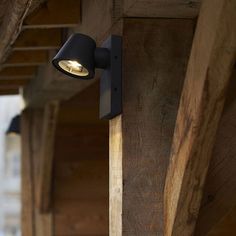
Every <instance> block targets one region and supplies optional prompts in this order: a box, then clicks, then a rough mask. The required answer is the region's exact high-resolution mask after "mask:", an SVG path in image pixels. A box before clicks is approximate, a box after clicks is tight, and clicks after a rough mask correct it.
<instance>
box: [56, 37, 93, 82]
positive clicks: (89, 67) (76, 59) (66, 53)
mask: <svg viewBox="0 0 236 236" xmlns="http://www.w3.org/2000/svg"><path fill="white" fill-rule="evenodd" d="M95 49H96V43H95V41H94V40H93V39H92V38H90V37H89V36H87V35H84V34H80V33H77V34H73V35H72V36H71V37H70V38H69V39H68V40H67V42H66V43H65V44H64V46H63V47H62V48H61V49H60V51H59V52H58V53H57V55H56V56H55V57H54V59H53V61H52V63H53V65H54V66H55V67H56V68H57V69H58V70H60V71H61V72H63V73H65V74H67V75H69V76H72V77H74V78H80V79H92V78H93V77H94V73H95V72H94V70H95V59H94V52H95ZM64 62H65V63H64ZM68 62H70V63H72V64H73V65H75V66H76V64H75V63H77V64H78V65H80V66H81V71H78V73H77V72H76V70H75V72H74V73H73V71H71V70H70V69H69V67H68V69H67V68H66V63H68ZM80 72H81V73H80Z"/></svg>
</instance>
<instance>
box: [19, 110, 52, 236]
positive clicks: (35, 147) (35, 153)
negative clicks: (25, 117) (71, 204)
mask: <svg viewBox="0 0 236 236" xmlns="http://www.w3.org/2000/svg"><path fill="white" fill-rule="evenodd" d="M31 116H32V122H31V135H32V136H31V144H30V145H31V159H32V164H33V165H32V171H33V184H34V231H35V235H34V236H52V235H53V219H52V218H53V216H52V212H51V211H50V212H48V213H45V214H44V213H43V214H42V213H41V212H40V209H38V208H37V205H36V202H37V190H38V188H37V186H38V184H39V177H40V176H39V170H40V161H41V155H40V154H41V153H40V150H41V147H42V135H43V132H42V128H43V117H44V112H43V109H34V110H31ZM23 145H27V144H23Z"/></svg>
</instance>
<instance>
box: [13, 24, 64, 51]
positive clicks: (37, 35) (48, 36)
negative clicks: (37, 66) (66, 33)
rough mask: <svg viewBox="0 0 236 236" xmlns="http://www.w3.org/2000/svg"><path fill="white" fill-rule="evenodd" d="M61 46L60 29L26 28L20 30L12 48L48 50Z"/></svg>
mask: <svg viewBox="0 0 236 236" xmlns="http://www.w3.org/2000/svg"><path fill="white" fill-rule="evenodd" d="M60 46H61V29H26V30H23V31H22V32H21V34H20V35H19V37H18V38H17V40H16V42H15V43H14V45H13V50H14V51H15V50H49V49H57V48H59V47H60Z"/></svg>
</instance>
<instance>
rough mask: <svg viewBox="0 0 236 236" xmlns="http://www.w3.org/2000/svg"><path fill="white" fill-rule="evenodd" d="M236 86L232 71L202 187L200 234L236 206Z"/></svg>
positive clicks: (214, 225)
mask: <svg viewBox="0 0 236 236" xmlns="http://www.w3.org/2000/svg"><path fill="white" fill-rule="evenodd" d="M235 72H236V71H235ZM235 85H236V73H233V76H232V80H231V83H230V85H229V91H228V93H227V99H226V102H225V107H224V112H223V115H222V117H221V120H220V123H219V127H218V131H217V134H216V141H215V144H214V148H213V152H212V158H211V161H210V165H209V170H208V174H207V177H206V184H205V186H204V190H203V197H202V202H201V207H200V211H199V216H198V219H197V224H196V229H195V235H198V236H203V235H207V234H208V232H210V231H211V230H214V228H215V227H217V225H218V224H219V223H220V221H221V220H223V218H224V217H225V216H226V215H227V214H228V213H229V212H230V211H231V210H232V208H233V207H235V206H236V198H235V196H236V168H235V166H236V149H235V143H236V137H235V133H236V119H235V117H236V101H235V89H234V88H235ZM231 94H232V95H233V97H231Z"/></svg>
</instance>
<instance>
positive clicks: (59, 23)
mask: <svg viewBox="0 0 236 236" xmlns="http://www.w3.org/2000/svg"><path fill="white" fill-rule="evenodd" d="M80 6H81V3H80V1H78V0H67V1H64V0H48V1H46V2H45V3H44V4H42V5H41V7H40V8H39V9H37V10H36V11H34V12H32V13H31V14H30V15H29V16H27V17H26V18H25V20H24V24H23V26H22V28H23V29H26V28H27V29H29V28H30V29H32V28H65V27H75V26H77V25H78V24H79V23H80V19H81V12H80Z"/></svg>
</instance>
